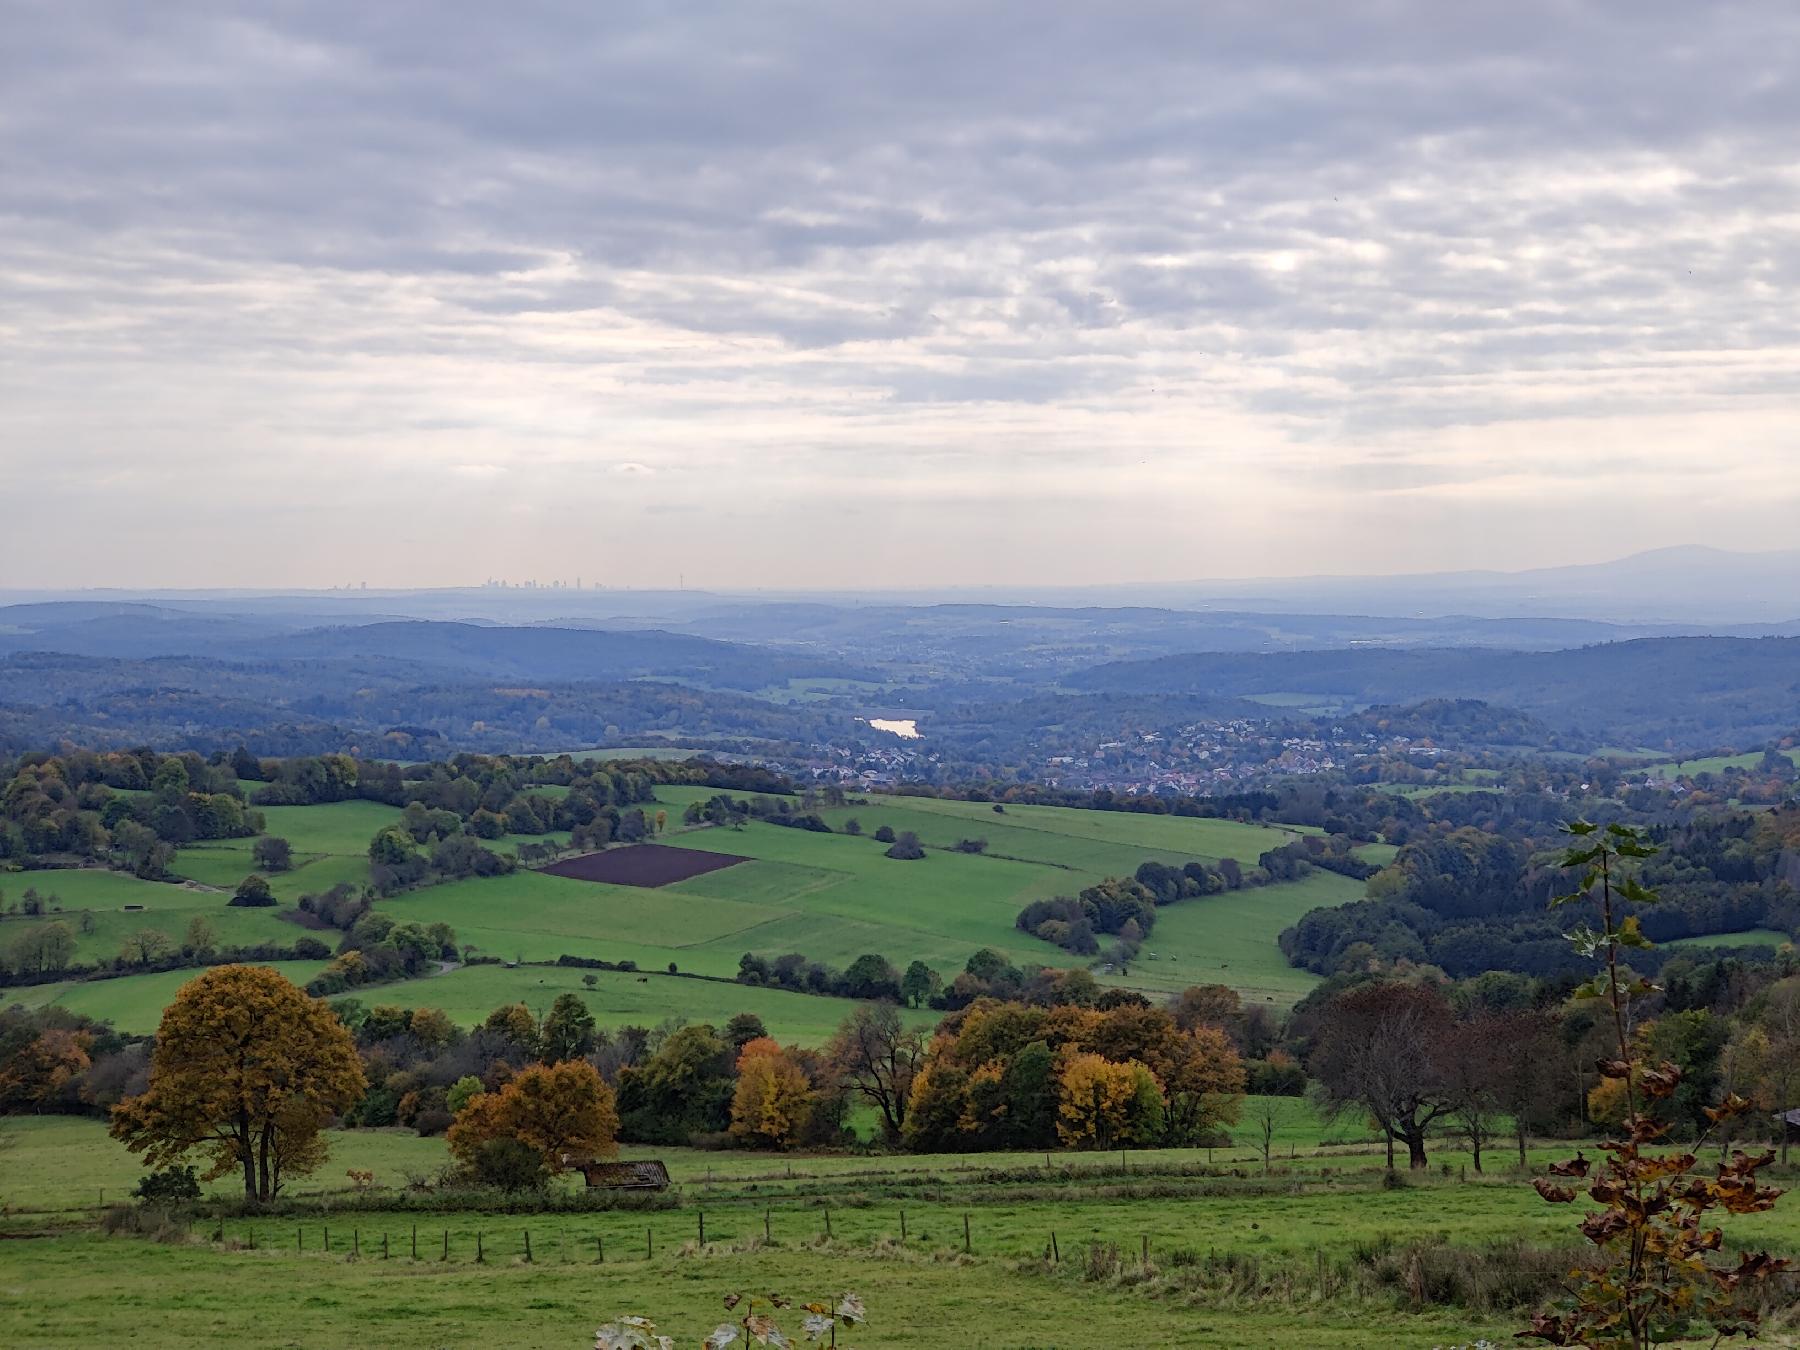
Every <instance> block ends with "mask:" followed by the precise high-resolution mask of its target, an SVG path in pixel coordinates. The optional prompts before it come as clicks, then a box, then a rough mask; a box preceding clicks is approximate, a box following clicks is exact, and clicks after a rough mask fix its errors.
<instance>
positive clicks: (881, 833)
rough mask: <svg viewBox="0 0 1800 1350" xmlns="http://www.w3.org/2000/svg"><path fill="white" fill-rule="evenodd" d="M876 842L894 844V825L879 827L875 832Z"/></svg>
mask: <svg viewBox="0 0 1800 1350" xmlns="http://www.w3.org/2000/svg"><path fill="white" fill-rule="evenodd" d="M875 842H876V843H878V844H891V843H893V842H894V827H893V826H892V825H882V826H879V827H878V828H877V829H876V831H875Z"/></svg>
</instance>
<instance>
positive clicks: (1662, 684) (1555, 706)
mask: <svg viewBox="0 0 1800 1350" xmlns="http://www.w3.org/2000/svg"><path fill="white" fill-rule="evenodd" d="M1064 684H1065V685H1066V686H1067V687H1068V688H1071V689H1076V690H1080V691H1083V692H1089V693H1094V692H1109V693H1123V694H1162V695H1188V696H1205V697H1214V698H1216V697H1230V698H1254V697H1257V696H1268V695H1271V694H1278V693H1307V694H1319V695H1322V696H1325V695H1329V696H1336V697H1339V698H1346V699H1350V700H1354V701H1356V702H1359V703H1365V704H1374V703H1414V702H1419V701H1422V700H1427V699H1442V698H1453V699H1478V700H1481V701H1482V702H1485V703H1491V704H1494V705H1497V706H1500V707H1508V708H1516V709H1519V710H1520V711H1523V712H1527V713H1531V714H1533V715H1535V716H1537V717H1541V718H1542V719H1543V720H1544V721H1545V722H1547V723H1549V724H1550V725H1552V726H1555V727H1558V728H1562V729H1570V730H1583V731H1586V732H1588V733H1590V734H1592V735H1594V736H1595V737H1596V738H1599V739H1605V738H1607V737H1609V736H1613V735H1618V736H1624V737H1632V736H1633V735H1634V731H1633V729H1634V728H1637V729H1638V730H1637V732H1636V734H1637V735H1643V734H1650V733H1652V732H1654V733H1655V734H1657V735H1660V736H1667V737H1676V738H1680V739H1683V740H1686V741H1690V742H1692V743H1696V744H1701V743H1704V742H1705V741H1706V739H1707V736H1708V735H1709V734H1715V733H1716V734H1718V735H1720V736H1722V737H1724V738H1726V739H1730V738H1732V737H1737V738H1740V739H1741V738H1744V737H1756V736H1773V735H1783V734H1787V733H1790V732H1793V731H1796V730H1800V638H1786V637H1771V638H1707V637H1681V638H1643V639H1638V640H1635V641H1631V642H1612V643H1602V644H1598V645H1594V646H1588V647H1577V648H1571V649H1569V650H1566V651H1553V652H1505V651H1492V650H1485V649H1481V648H1459V649H1454V650H1436V651H1391V650H1370V649H1351V650H1342V651H1309V652H1273V653H1268V654H1258V655H1244V654H1238V653H1229V652H1227V653H1190V654H1187V655H1181V656H1165V657H1156V658H1152V659H1150V660H1146V661H1119V662H1109V663H1106V664H1103V665H1099V666H1095V667H1093V668H1091V669H1088V670H1085V671H1079V672H1077V673H1075V674H1073V675H1070V676H1068V677H1067V678H1066V679H1065V680H1064Z"/></svg>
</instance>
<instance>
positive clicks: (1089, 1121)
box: [1056, 1054, 1163, 1149]
mask: <svg viewBox="0 0 1800 1350" xmlns="http://www.w3.org/2000/svg"><path fill="white" fill-rule="evenodd" d="M1058 1088H1059V1091H1058V1097H1059V1098H1060V1100H1059V1101H1058V1103H1057V1108H1056V1133H1057V1136H1058V1137H1059V1138H1060V1139H1061V1140H1062V1142H1063V1144H1064V1146H1065V1147H1068V1148H1095V1149H1109V1148H1117V1147H1118V1146H1119V1145H1121V1144H1133V1143H1147V1142H1151V1141H1153V1140H1154V1139H1155V1138H1156V1135H1157V1133H1158V1132H1159V1131H1160V1130H1161V1128H1162V1109H1163V1097H1162V1088H1161V1087H1160V1086H1159V1085H1158V1083H1157V1081H1156V1075H1154V1074H1153V1073H1151V1072H1150V1070H1149V1069H1147V1068H1145V1067H1144V1066H1143V1065H1142V1064H1140V1063H1138V1062H1137V1061H1136V1060H1129V1061H1127V1062H1125V1063H1123V1064H1120V1063H1116V1062H1114V1061H1113V1060H1110V1059H1105V1058H1103V1057H1101V1056H1100V1055H1095V1054H1078V1055H1073V1056H1071V1057H1070V1059H1069V1062H1068V1064H1067V1065H1065V1066H1064V1068H1063V1071H1062V1074H1061V1075H1060V1077H1059V1079H1058Z"/></svg>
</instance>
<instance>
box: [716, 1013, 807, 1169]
mask: <svg viewBox="0 0 1800 1350" xmlns="http://www.w3.org/2000/svg"><path fill="white" fill-rule="evenodd" d="M737 1070H738V1078H737V1088H736V1089H735V1090H734V1091H733V1093H732V1097H731V1133H732V1136H733V1137H734V1138H737V1139H742V1140H745V1141H747V1142H749V1143H752V1144H760V1145H763V1146H766V1147H769V1148H786V1147H787V1146H788V1145H789V1144H791V1143H793V1142H794V1141H795V1140H796V1139H797V1138H798V1137H799V1136H800V1135H801V1133H802V1132H803V1131H804V1130H805V1129H806V1125H807V1121H808V1119H809V1117H810V1116H811V1114H812V1105H813V1089H812V1084H811V1083H810V1082H808V1081H807V1077H806V1071H805V1070H804V1069H802V1068H801V1067H800V1066H799V1064H797V1063H795V1061H794V1058H793V1056H792V1055H790V1054H789V1053H788V1052H787V1051H785V1050H783V1049H782V1048H781V1047H780V1046H779V1045H777V1044H776V1043H775V1042H774V1041H773V1040H771V1039H769V1038H768V1037H766V1036H764V1037H760V1038H758V1039H757V1040H753V1041H751V1042H749V1043H748V1044H747V1045H745V1046H744V1048H743V1050H742V1051H740V1052H739V1054H738V1062H737Z"/></svg>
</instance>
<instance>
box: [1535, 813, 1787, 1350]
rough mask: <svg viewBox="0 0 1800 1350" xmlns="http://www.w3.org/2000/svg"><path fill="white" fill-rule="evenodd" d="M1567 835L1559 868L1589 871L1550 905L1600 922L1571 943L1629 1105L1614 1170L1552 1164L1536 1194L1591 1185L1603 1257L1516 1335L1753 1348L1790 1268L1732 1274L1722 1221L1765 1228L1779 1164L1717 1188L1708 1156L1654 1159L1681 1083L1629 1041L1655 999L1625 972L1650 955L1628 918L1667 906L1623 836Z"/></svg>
mask: <svg viewBox="0 0 1800 1350" xmlns="http://www.w3.org/2000/svg"><path fill="white" fill-rule="evenodd" d="M1567 830H1568V833H1569V834H1570V835H1571V836H1573V838H1574V841H1575V842H1574V844H1573V846H1572V847H1571V848H1570V849H1569V851H1568V852H1567V854H1566V855H1565V856H1564V858H1563V866H1564V867H1567V868H1579V869H1580V879H1579V880H1578V881H1577V883H1576V885H1575V888H1574V889H1573V890H1572V891H1571V892H1570V893H1569V894H1567V895H1563V896H1558V897H1557V899H1556V900H1555V901H1554V902H1553V903H1554V904H1566V903H1569V902H1572V901H1592V902H1593V903H1594V904H1595V905H1596V907H1597V908H1598V910H1599V914H1600V927H1599V928H1598V929H1595V928H1592V927H1589V926H1586V925H1583V926H1581V927H1579V928H1577V929H1576V930H1575V931H1574V932H1572V933H1571V934H1570V935H1569V937H1570V940H1571V941H1572V942H1574V944H1575V946H1576V949H1577V950H1578V951H1580V952H1581V953H1582V954H1583V955H1584V956H1588V957H1592V958H1595V959H1597V960H1598V961H1599V963H1600V966H1601V970H1600V973H1599V974H1598V975H1597V976H1595V978H1594V979H1593V980H1592V981H1591V982H1589V983H1588V984H1586V985H1584V986H1582V988H1580V989H1579V990H1577V991H1576V997H1577V998H1585V999H1600V1000H1604V1001H1605V1003H1606V1005H1607V1009H1608V1011H1609V1012H1610V1015H1611V1022H1612V1028H1613V1033H1614V1037H1615V1043H1616V1045H1617V1049H1618V1057H1617V1058H1616V1059H1605V1060H1602V1061H1600V1063H1599V1065H1598V1068H1599V1071H1600V1075H1601V1077H1602V1078H1603V1079H1604V1080H1606V1083H1607V1084H1608V1085H1609V1087H1610V1089H1611V1090H1612V1091H1613V1092H1615V1093H1616V1094H1617V1095H1618V1096H1619V1097H1621V1098H1622V1099H1623V1105H1624V1115H1623V1120H1622V1123H1621V1130H1622V1136H1623V1137H1622V1138H1619V1139H1610V1140H1608V1141H1607V1142H1606V1143H1604V1144H1602V1145H1601V1146H1600V1147H1601V1150H1602V1152H1604V1153H1605V1154H1606V1155H1607V1156H1606V1161H1605V1162H1603V1163H1601V1164H1600V1166H1599V1167H1598V1169H1595V1168H1594V1166H1593V1163H1592V1161H1591V1160H1590V1159H1589V1158H1587V1157H1586V1156H1585V1155H1584V1154H1582V1153H1579V1152H1578V1153H1576V1155H1575V1156H1574V1157H1573V1158H1570V1159H1568V1160H1567V1161H1565V1162H1560V1163H1554V1164H1552V1165H1551V1167H1550V1169H1549V1170H1550V1175H1549V1176H1548V1177H1539V1178H1538V1179H1537V1180H1536V1181H1535V1182H1534V1183H1533V1184H1534V1185H1535V1186H1536V1187H1537V1191H1538V1194H1539V1195H1541V1196H1543V1197H1544V1199H1545V1200H1547V1201H1549V1202H1550V1203H1551V1204H1553V1205H1566V1204H1572V1203H1574V1201H1575V1199H1576V1195H1577V1190H1578V1187H1577V1186H1576V1185H1569V1184H1564V1183H1566V1182H1585V1183H1586V1187H1585V1189H1586V1192H1587V1197H1588V1199H1590V1200H1592V1201H1594V1202H1595V1203H1596V1204H1597V1205H1598V1206H1599V1208H1597V1209H1593V1210H1590V1211H1588V1214H1587V1216H1586V1217H1585V1218H1584V1219H1583V1220H1582V1222H1581V1233H1582V1236H1583V1237H1585V1238H1587V1240H1588V1241H1589V1242H1591V1243H1593V1244H1594V1247H1595V1248H1596V1250H1597V1252H1598V1256H1599V1259H1598V1261H1597V1262H1596V1263H1595V1264H1593V1265H1591V1266H1587V1267H1584V1268H1582V1269H1578V1270H1576V1271H1574V1272H1572V1275H1571V1281H1572V1291H1571V1294H1570V1296H1569V1297H1568V1298H1567V1299H1565V1300H1564V1301H1563V1302H1562V1303H1561V1304H1559V1305H1558V1306H1556V1307H1554V1308H1551V1309H1548V1310H1546V1311H1543V1312H1540V1313H1538V1314H1537V1315H1536V1316H1535V1317H1534V1318H1533V1319H1532V1323H1531V1327H1530V1329H1529V1330H1527V1331H1525V1332H1522V1333H1520V1334H1521V1336H1523V1337H1524V1338H1526V1339H1532V1340H1541V1341H1547V1342H1548V1343H1550V1344H1551V1345H1579V1346H1590V1347H1596V1348H1597V1350H1600V1348H1604V1350H1614V1348H1615V1347H1617V1348H1618V1350H1643V1347H1646V1346H1650V1345H1661V1344H1666V1343H1668V1342H1670V1341H1681V1340H1689V1339H1695V1338H1707V1339H1711V1340H1713V1341H1714V1342H1715V1343H1716V1342H1717V1340H1719V1339H1720V1338H1723V1337H1726V1336H1740V1335H1741V1336H1754V1335H1755V1334H1756V1331H1757V1326H1758V1314H1757V1311H1756V1309H1755V1307H1754V1306H1753V1302H1752V1299H1751V1297H1750V1296H1751V1295H1752V1294H1753V1293H1754V1292H1755V1291H1756V1289H1757V1287H1758V1286H1759V1285H1761V1284H1762V1283H1764V1282H1765V1281H1767V1280H1768V1279H1769V1278H1770V1277H1771V1276H1773V1275H1776V1274H1780V1273H1782V1272H1784V1271H1787V1270H1788V1269H1790V1267H1791V1265H1792V1263H1791V1262H1789V1261H1787V1260H1785V1259H1782V1258H1779V1257H1773V1256H1770V1255H1769V1254H1768V1253H1767V1252H1745V1253H1743V1254H1741V1255H1740V1256H1739V1257H1738V1259H1737V1261H1736V1262H1735V1263H1731V1262H1726V1261H1722V1260H1719V1259H1717V1255H1716V1254H1717V1253H1718V1252H1719V1251H1720V1250H1721V1249H1722V1248H1723V1246H1724V1243H1725V1234H1724V1232H1723V1230H1722V1229H1720V1228H1719V1227H1718V1226H1717V1225H1716V1222H1715V1215H1716V1213H1717V1212H1718V1211H1723V1212H1724V1213H1726V1214H1757V1213H1761V1212H1762V1211H1764V1210H1767V1209H1771V1208H1773V1207H1774V1204H1775V1202H1776V1200H1777V1199H1779V1198H1780V1196H1781V1192H1780V1191H1779V1190H1777V1189H1776V1188H1775V1187H1773V1186H1762V1185H1759V1184H1758V1183H1757V1178H1756V1174H1757V1171H1758V1170H1759V1169H1761V1168H1763V1167H1766V1166H1767V1165H1768V1164H1770V1163H1772V1162H1774V1161H1775V1154H1774V1152H1773V1151H1772V1150H1771V1151H1766V1152H1762V1153H1758V1154H1755V1155H1751V1154H1746V1153H1743V1152H1738V1151H1733V1152H1732V1154H1731V1156H1730V1158H1729V1159H1728V1160H1725V1161H1721V1162H1720V1163H1719V1164H1718V1168H1717V1173H1716V1175H1714V1176H1711V1177H1709V1176H1706V1175H1704V1174H1702V1173H1701V1171H1700V1170H1699V1157H1698V1150H1699V1147H1700V1145H1699V1144H1696V1145H1695V1146H1694V1148H1693V1149H1682V1148H1657V1147H1656V1145H1658V1144H1659V1143H1663V1142H1664V1141H1665V1135H1666V1134H1667V1129H1666V1127H1665V1126H1664V1125H1662V1124H1661V1123H1659V1122H1658V1121H1657V1120H1656V1119H1655V1118H1654V1116H1653V1115H1652V1112H1651V1107H1652V1104H1654V1103H1657V1102H1665V1101H1667V1100H1668V1099H1669V1098H1670V1097H1672V1096H1673V1095H1674V1094H1675V1091H1676V1089H1677V1088H1678V1087H1680V1085H1681V1070H1680V1068H1679V1067H1678V1066H1676V1065H1674V1064H1669V1063H1663V1064H1649V1063H1647V1062H1645V1061H1644V1058H1643V1054H1642V1042H1641V1040H1640V1039H1639V1038H1637V1037H1634V1036H1632V1035H1631V1033H1630V1025H1631V1023H1630V1016H1629V1008H1630V1004H1631V1000H1632V999H1634V998H1639V997H1642V996H1643V995H1645V994H1648V993H1651V992H1652V991H1653V989H1654V986H1652V985H1651V984H1650V983H1649V982H1648V981H1647V980H1644V979H1642V978H1641V977H1639V976H1637V975H1634V974H1633V973H1632V972H1631V970H1630V969H1629V968H1628V967H1627V966H1626V965H1625V964H1624V962H1623V960H1622V959H1621V952H1622V951H1624V950H1626V949H1629V948H1637V947H1648V946H1649V945H1650V942H1649V940H1648V939H1647V938H1645V937H1644V935H1643V933H1642V931H1641V930H1640V928H1639V922H1638V917H1637V915H1636V914H1627V913H1625V912H1624V910H1625V907H1626V906H1628V905H1629V906H1641V905H1652V904H1655V903H1657V900H1658V898H1659V897H1658V896H1657V894H1656V892H1654V891H1652V890H1650V889H1648V888H1647V887H1645V886H1644V885H1643V884H1642V883H1640V882H1639V881H1638V880H1637V879H1636V878H1635V877H1634V876H1632V875H1631V874H1630V871H1629V869H1630V866H1631V864H1632V863H1633V862H1635V861H1637V860H1641V859H1644V858H1648V857H1651V856H1652V855H1653V854H1655V852H1656V849H1655V848H1654V847H1653V846H1652V845H1650V844H1649V843H1647V842H1646V841H1645V839H1644V837H1643V835H1642V834H1641V833H1640V832H1639V831H1637V830H1635V829H1632V828H1631V827H1629V826H1625V825H1608V826H1607V827H1606V828H1605V829H1604V830H1602V829H1601V828H1600V827H1598V826H1596V825H1591V824H1589V823H1587V822H1586V821H1576V822H1574V823H1573V824H1571V825H1569V826H1568V827H1567ZM1749 1109H1750V1103H1749V1102H1747V1101H1745V1100H1744V1099H1743V1098H1742V1097H1740V1096H1738V1095H1737V1094H1736V1093H1730V1094H1728V1095H1727V1096H1726V1098H1725V1100H1724V1101H1723V1102H1721V1103H1720V1104H1719V1105H1718V1106H1716V1107H1708V1108H1706V1110H1705V1115H1706V1117H1707V1119H1708V1120H1710V1121H1711V1122H1712V1124H1713V1125H1714V1126H1717V1125H1719V1124H1721V1123H1722V1122H1724V1121H1727V1120H1729V1119H1731V1118H1732V1117H1734V1116H1738V1115H1741V1114H1743V1113H1744V1112H1745V1111H1748V1110H1749ZM1702 1142H1704V1141H1702ZM1590 1173H1592V1177H1591V1179H1590Z"/></svg>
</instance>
